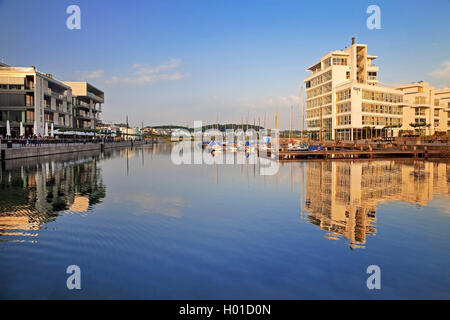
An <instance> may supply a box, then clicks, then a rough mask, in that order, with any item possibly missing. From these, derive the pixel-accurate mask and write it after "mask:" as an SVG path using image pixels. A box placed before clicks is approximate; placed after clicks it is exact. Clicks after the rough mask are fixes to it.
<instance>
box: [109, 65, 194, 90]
mask: <svg viewBox="0 0 450 320" xmlns="http://www.w3.org/2000/svg"><path fill="white" fill-rule="evenodd" d="M180 65H181V60H180V59H170V60H169V61H167V62H165V63H163V64H161V65H159V66H156V67H153V68H151V67H147V66H146V65H144V64H139V63H136V64H133V65H132V69H137V70H136V71H134V72H133V76H128V77H118V76H114V77H112V78H110V79H107V80H106V83H110V84H114V83H126V84H145V83H155V82H158V81H177V80H181V79H183V78H184V77H185V75H184V74H182V73H181V72H175V73H167V72H164V73H163V72H162V71H168V70H172V69H176V68H178V67H179V66H180Z"/></svg>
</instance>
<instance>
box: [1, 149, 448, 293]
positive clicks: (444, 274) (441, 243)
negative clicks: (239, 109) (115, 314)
mask: <svg viewBox="0 0 450 320" xmlns="http://www.w3.org/2000/svg"><path fill="white" fill-rule="evenodd" d="M170 148H171V146H170V145H166V144H160V145H155V146H144V147H141V148H135V149H121V150H114V151H112V152H109V153H105V154H100V153H97V154H92V153H87V154H82V153H80V154H75V155H74V154H68V155H60V156H54V157H50V158H42V159H39V160H37V159H23V160H18V161H14V162H7V163H5V164H4V165H3V167H2V169H1V171H0V298H31V299H35V298H38V299H54V298H58V299H59V298H61V299H84V298H87V299H91V298H93V299H99V298H106V299H318V298H320V299H323V298H326V299H349V298H351V299H381V298H385V299H386V298H387V299H391V298H399V299H408V298H437V299H444V298H445V299H449V298H450V254H449V248H450V199H449V191H450V163H449V162H445V161H444V162H437V161H436V162H426V161H425V162H424V161H413V160H381V161H370V162H369V161H353V162H352V161H309V162H296V163H286V164H283V165H282V166H280V170H279V172H278V174H277V175H274V176H262V175H260V174H259V170H258V166H257V165H249V164H248V165H247V164H234V165H179V166H177V165H174V164H173V163H172V162H171V157H170ZM69 265H78V266H79V267H80V268H81V287H82V289H81V290H68V289H67V287H66V279H67V277H68V276H69V275H68V274H66V268H67V267H68V266H69ZM369 265H378V266H379V267H380V268H381V286H382V287H381V290H369V289H368V288H367V286H366V280H367V278H368V277H369V275H368V274H367V273H366V269H367V267H368V266H369Z"/></svg>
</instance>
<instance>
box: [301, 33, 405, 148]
mask: <svg viewBox="0 0 450 320" xmlns="http://www.w3.org/2000/svg"><path fill="white" fill-rule="evenodd" d="M376 58H377V56H373V55H370V54H368V53H367V45H365V44H357V43H355V39H354V38H353V39H352V45H351V46H350V47H349V48H345V49H344V50H339V51H332V52H329V53H327V54H326V55H324V56H323V57H322V58H321V59H320V61H318V62H317V63H315V64H314V65H312V66H311V67H309V68H308V69H307V70H309V71H310V72H311V75H310V76H308V77H307V78H305V80H304V82H305V85H306V121H307V127H308V131H309V132H310V136H311V138H313V139H317V140H335V139H336V140H357V139H364V138H369V137H372V136H377V135H381V132H382V130H383V128H385V127H389V126H392V127H395V126H400V125H401V124H402V113H401V107H400V105H401V103H402V97H403V95H402V92H401V91H400V90H398V89H395V88H390V87H386V86H381V85H379V83H378V71H379V68H378V66H376V65H374V64H373V61H374V60H375V59H376ZM369 129H370V130H369Z"/></svg>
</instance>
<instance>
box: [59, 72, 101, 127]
mask: <svg viewBox="0 0 450 320" xmlns="http://www.w3.org/2000/svg"><path fill="white" fill-rule="evenodd" d="M65 84H66V85H68V86H69V87H70V88H71V89H72V95H73V99H72V105H73V127H74V128H80V129H95V128H96V125H97V123H98V122H99V121H100V114H101V112H102V104H103V102H104V101H105V94H104V92H103V91H102V90H100V89H97V88H96V87H94V86H93V85H92V84H90V83H88V82H85V81H67V82H65Z"/></svg>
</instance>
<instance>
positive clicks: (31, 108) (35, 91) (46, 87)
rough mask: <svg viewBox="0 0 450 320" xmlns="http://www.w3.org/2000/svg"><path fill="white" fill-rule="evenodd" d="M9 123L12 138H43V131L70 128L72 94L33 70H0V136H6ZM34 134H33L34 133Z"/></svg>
mask: <svg viewBox="0 0 450 320" xmlns="http://www.w3.org/2000/svg"><path fill="white" fill-rule="evenodd" d="M8 120H9V123H10V128H11V135H12V136H13V137H18V136H19V135H20V123H22V125H23V127H24V130H25V132H24V133H25V135H32V134H36V135H39V134H40V135H41V136H44V133H45V127H47V128H49V127H51V125H52V124H53V126H54V128H55V129H56V128H71V127H72V90H71V88H70V87H69V86H68V85H66V84H64V83H63V82H61V81H58V80H56V79H54V78H53V76H52V75H51V74H48V73H41V72H39V71H37V70H36V68H35V67H10V66H6V65H4V64H3V66H0V134H1V135H3V136H5V135H6V124H7V121H8ZM33 130H34V131H33Z"/></svg>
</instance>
